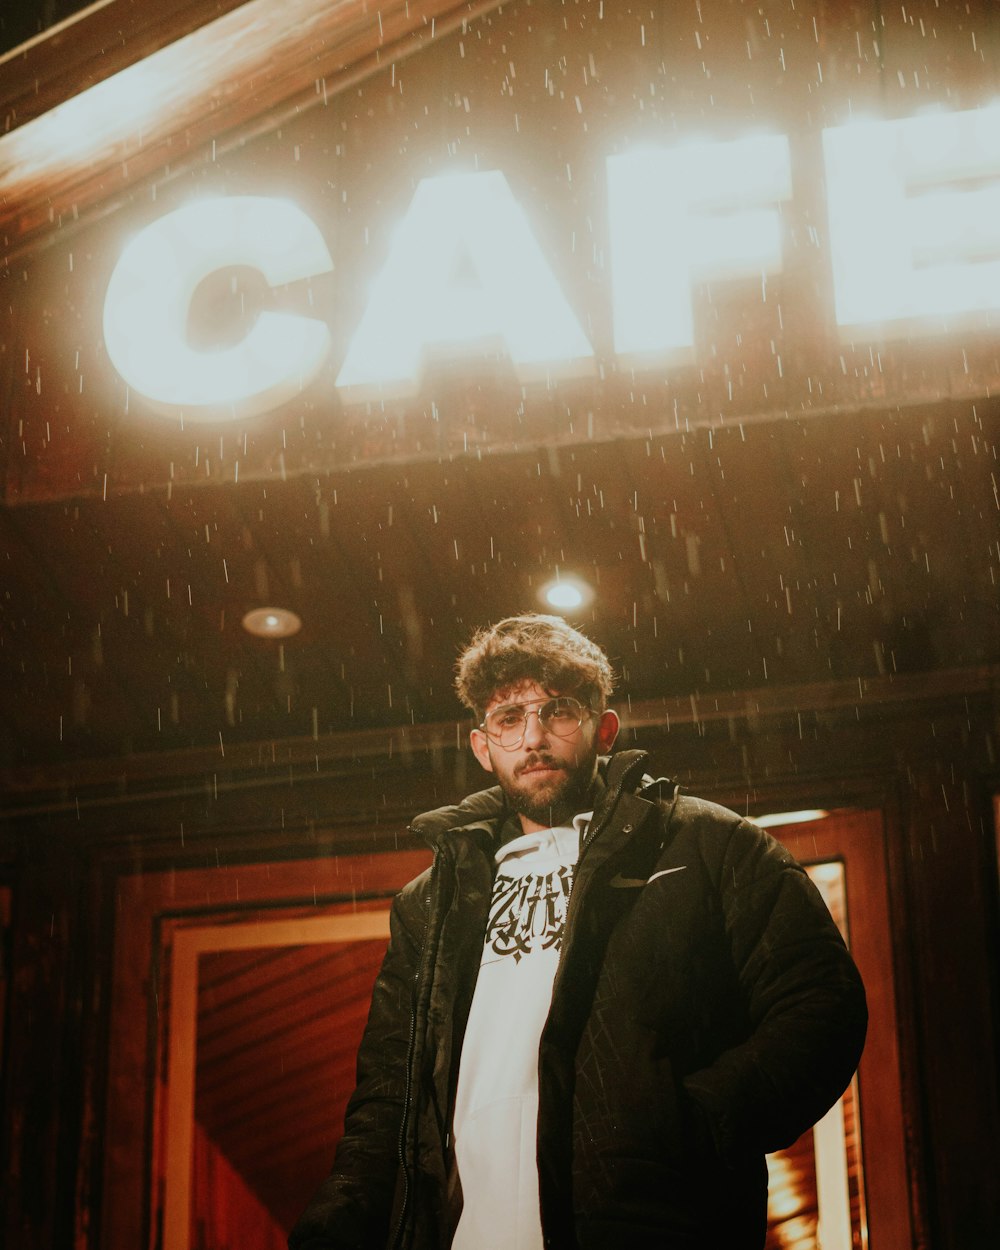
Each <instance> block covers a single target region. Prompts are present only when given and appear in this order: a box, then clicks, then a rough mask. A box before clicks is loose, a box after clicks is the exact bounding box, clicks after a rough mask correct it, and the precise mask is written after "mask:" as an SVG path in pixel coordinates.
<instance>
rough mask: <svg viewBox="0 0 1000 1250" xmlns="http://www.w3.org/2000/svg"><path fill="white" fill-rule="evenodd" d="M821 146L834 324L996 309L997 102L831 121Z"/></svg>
mask: <svg viewBox="0 0 1000 1250" xmlns="http://www.w3.org/2000/svg"><path fill="white" fill-rule="evenodd" d="M823 151H824V158H825V162H826V181H827V198H828V206H829V216H830V252H831V260H832V264H833V279H834V287H835V290H836V300H837V321H838V323H839V324H840V325H841V326H845V327H863V326H864V327H875V326H878V327H879V328H880V330H881V331H882V332H883V333H889V334H894V335H905V334H910V333H913V332H914V331H918V330H924V331H933V330H936V329H939V328H941V325H942V322H943V321H944V320H946V319H947V318H949V317H954V316H961V315H963V314H968V313H975V312H983V311H987V310H990V309H1000V108H998V107H995V106H994V107H992V108H984V109H975V110H972V111H970V112H967V113H951V114H931V115H927V116H924V117H911V118H908V119H906V120H905V121H891V122H855V123H853V124H851V125H848V126H837V127H834V128H832V129H829V130H825V131H824V132H823ZM988 180H989V181H988ZM962 182H965V184H966V185H965V186H962V185H961V184H962ZM921 322H922V324H921Z"/></svg>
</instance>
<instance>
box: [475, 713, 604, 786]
mask: <svg viewBox="0 0 1000 1250" xmlns="http://www.w3.org/2000/svg"><path fill="white" fill-rule="evenodd" d="M616 719H617V717H616ZM469 746H471V747H472V754H473V755H474V756H475V757H476V759H477V760H478V761H479V762H480V764H482V766H483V768H485V769H486V771H487V772H488V773H491V772H492V771H493V761H492V760H491V759H490V740H489V738H487V736H486V735H485V734H484V733H483V731H482V730H481V729H473V730H472V732H471V733H470V734H469Z"/></svg>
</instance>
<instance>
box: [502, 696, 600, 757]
mask: <svg viewBox="0 0 1000 1250" xmlns="http://www.w3.org/2000/svg"><path fill="white" fill-rule="evenodd" d="M592 710H593V709H592V708H590V707H588V706H587V705H586V704H585V703H581V702H580V700H579V699H574V698H572V697H571V696H570V695H559V697H558V698H555V699H546V700H545V701H544V702H538V701H537V700H536V701H533V702H530V703H505V704H504V705H503V707H495V708H494V709H493V711H492V712H487V714H486V717H485V719H484V720H483V723H482V724H481V725H480V726H479V728H480V729H481V730H482V731H483V733H484V734H486V736H487V738H489V740H490V741H491V742H495V743H496V744H497V745H498V746H501V747H503V749H504V750H505V751H513V750H514V749H515V747H519V746H520V745H521V743H522V742H523V741H524V735H525V734H526V733H527V732H528V716H529V715H530V714H531V713H532V712H534V713H535V715H536V716H537V717H538V723H539V724H540V725H541V727H542V728H543V729H544V730H545V731H546V733H551V734H555V736H556V737H557V738H569V737H572V735H573V734H574V733H576V731H577V730H578V729H579V728H580V726H581V725H582V724H583V718H584V717H585V716H587V715H589V713H590V712H591V711H592Z"/></svg>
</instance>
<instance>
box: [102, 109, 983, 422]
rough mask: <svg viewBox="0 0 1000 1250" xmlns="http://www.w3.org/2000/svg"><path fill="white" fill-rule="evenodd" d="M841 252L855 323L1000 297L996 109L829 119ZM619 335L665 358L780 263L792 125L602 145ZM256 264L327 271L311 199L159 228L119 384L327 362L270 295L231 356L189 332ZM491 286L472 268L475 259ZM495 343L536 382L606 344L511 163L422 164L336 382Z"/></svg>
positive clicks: (293, 390) (185, 392) (112, 348)
mask: <svg viewBox="0 0 1000 1250" xmlns="http://www.w3.org/2000/svg"><path fill="white" fill-rule="evenodd" d="M822 142H823V156H824V163H825V171H826V202H827V208H828V216H829V246H830V260H831V266H832V272H833V280H834V293H835V300H836V307H835V314H836V320H837V324H838V326H839V327H841V329H842V330H843V331H844V332H845V333H850V334H853V335H859V334H860V335H865V334H868V335H869V336H875V335H878V336H880V337H892V336H894V335H895V336H897V337H898V336H900V335H905V334H909V333H912V332H913V331H914V329H915V328H919V327H920V325H921V323H923V324H924V326H925V327H937V326H939V325H940V324H941V322H942V319H945V320H946V319H948V318H951V317H956V316H962V315H965V314H970V313H984V312H988V311H990V310H995V309H1000V106H992V107H989V108H984V109H978V110H972V111H969V112H962V113H951V114H940V113H934V114H927V115H924V116H919V117H913V118H908V119H905V120H902V121H888V122H862V121H858V122H854V123H852V124H849V125H845V126H838V127H834V128H830V129H827V130H824V131H823V135H822ZM607 192H608V223H609V225H608V229H609V240H608V242H609V250H610V258H611V260H610V298H611V312H612V322H613V331H614V351H615V354H616V357H617V359H618V360H619V361H620V362H621V363H622V364H624V365H625V366H627V367H634V368H656V367H658V368H663V367H664V366H667V367H669V366H670V365H672V364H677V363H683V362H685V361H690V360H691V359H692V358H693V355H694V350H695V332H694V325H693V300H692V291H693V288H694V286H695V284H697V283H699V282H704V281H707V280H720V279H727V278H730V279H731V278H736V277H745V276H748V275H750V276H752V275H759V274H770V273H777V272H780V270H781V268H782V229H781V218H780V205H781V204H782V203H783V202H785V201H787V200H789V199H791V194H792V177H791V158H790V150H789V143H788V139H787V138H786V137H784V136H782V135H765V136H760V135H758V136H754V137H749V138H744V139H739V140H736V141H733V142H720V143H698V144H690V145H687V146H679V147H674V148H662V149H644V150H640V151H635V152H632V153H629V154H625V155H617V156H611V157H609V158H608V159H607ZM237 265H240V266H251V267H253V268H254V269H256V270H257V271H259V273H260V274H261V275H262V276H263V278H264V280H265V281H266V282H267V283H268V284H269V285H270V286H271V287H277V286H281V285H284V284H287V283H291V282H296V281H299V280H302V279H307V278H310V277H314V276H318V275H320V274H324V273H328V272H330V270H332V268H333V261H332V259H331V256H330V253H329V250H328V248H327V246H326V243H325V241H324V239H323V236H322V234H321V233H320V230H319V228H318V227H317V226H316V224H315V222H313V221H312V220H311V219H310V218H309V217H308V216H307V215H306V214H305V213H304V212H303V211H302V210H301V209H300V208H298V207H297V206H296V205H294V204H292V203H290V202H288V201H284V200H277V199H269V198H264V197H254V196H234V197H228V198H218V199H213V200H206V201H202V202H194V203H191V204H189V205H187V206H186V207H184V208H180V209H178V210H176V211H174V212H170V213H168V214H166V215H165V216H164V217H162V218H160V219H159V220H158V221H155V222H153V223H152V224H151V225H149V226H147V227H146V228H145V229H143V230H142V231H141V232H140V233H139V234H138V235H137V236H136V237H135V238H134V239H133V240H132V241H131V242H130V243H129V244H128V245H127V247H126V248H125V250H124V252H123V253H122V256H121V258H120V259H119V261H118V263H117V265H116V267H115V269H114V272H113V273H112V276H111V280H110V283H109V286H108V291H107V295H106V299H105V306H104V334H105V341H106V345H107V349H108V353H109V355H110V357H111V360H112V362H113V364H114V366H115V368H116V369H117V370H118V372H119V373H120V374H121V376H122V378H123V379H124V380H125V381H126V383H127V384H128V385H129V386H130V387H131V389H132V390H133V391H134V392H137V393H138V394H139V395H141V396H143V397H144V399H145V400H146V401H147V402H148V404H149V405H151V406H152V407H153V408H155V409H156V410H158V411H159V412H161V413H165V414H167V415H170V416H176V417H183V418H184V419H186V420H188V421H191V420H195V421H197V420H203V421H219V420H225V419H237V418H243V417H246V416H248V415H254V414H257V413H262V412H267V411H269V410H271V409H274V408H277V407H280V406H281V405H282V404H284V403H285V402H287V401H288V400H290V399H291V398H293V397H294V396H295V395H296V394H297V393H298V392H299V391H300V390H301V389H302V388H303V387H305V386H306V385H308V384H309V382H311V381H312V380H313V379H314V378H315V377H316V376H317V374H318V373H319V371H320V370H321V368H322V367H323V366H324V364H325V362H326V361H327V359H328V358H329V356H330V353H331V351H332V346H333V345H332V341H331V335H330V332H329V329H328V328H327V326H326V325H325V324H324V323H323V322H322V321H320V320H318V319H317V318H314V317H309V316H305V315H299V314H294V313H290V312H274V311H264V312H262V313H261V314H260V316H259V317H258V318H257V320H256V322H255V323H254V325H253V327H252V328H251V329H250V331H249V332H248V333H247V334H246V336H245V337H244V338H243V339H242V341H240V342H238V343H236V344H235V345H233V346H231V347H227V348H225V349H221V350H217V351H211V352H209V351H198V350H196V349H194V348H193V347H192V346H190V344H189V343H188V342H187V339H186V330H185V327H186V323H187V317H188V313H189V310H190V306H191V301H192V299H193V297H194V293H195V290H196V289H197V287H198V285H199V284H200V283H201V282H202V281H203V280H204V279H205V278H207V277H208V276H209V275H210V274H212V273H215V272H218V271H219V270H222V269H226V268H229V267H231V266H237ZM470 266H471V271H472V273H473V274H474V276H475V279H476V280H475V282H469V281H468V280H467V278H466V280H464V281H463V280H461V279H460V278H458V277H457V276H456V275H457V274H461V273H462V271H463V267H464V273H465V274H466V275H467V274H468V273H469V267H470ZM498 345H499V347H500V349H501V350H502V351H503V352H504V353H506V355H507V357H508V358H509V359H510V361H511V364H512V365H513V367H514V369H515V371H516V373H517V375H518V376H519V378H520V379H521V380H522V381H529V380H534V379H539V378H542V379H544V378H553V377H566V376H573V375H579V374H585V373H588V372H591V371H592V370H593V369H594V366H595V353H594V348H593V346H592V344H591V342H590V341H589V339H588V338H587V335H586V333H585V332H584V330H583V327H582V325H581V323H580V320H579V318H578V317H577V315H576V313H575V312H574V310H573V308H572V307H571V306H570V303H569V301H568V300H567V299H566V297H565V295H564V293H563V291H562V289H561V288H560V286H559V283H558V281H557V280H556V277H555V275H554V274H553V272H552V269H551V267H550V266H549V264H548V263H547V261H546V259H545V257H544V255H543V254H542V251H541V249H540V247H539V245H538V242H537V240H536V238H535V236H534V234H533V232H532V230H531V227H530V224H529V222H528V218H527V216H526V215H525V213H524V211H523V209H522V208H521V206H520V205H519V204H518V203H517V201H516V200H515V198H514V196H513V194H512V192H511V190H510V187H509V185H508V183H507V181H506V179H505V178H504V176H503V174H502V173H500V172H498V171H492V172H484V173H468V174H450V175H443V176H439V177H431V178H425V179H424V180H423V181H422V182H421V183H420V184H419V185H418V187H417V189H416V192H415V194H414V196H413V200H412V201H411V203H410V206H409V208H408V210H407V212H406V214H405V216H404V218H403V220H402V221H401V222H400V223H399V226H398V228H397V230H396V232H395V234H394V236H393V238H392V241H391V244H390V246H389V250H388V255H387V257H386V260H385V262H384V264H383V266H382V269H381V271H380V273H379V274H378V275H377V277H376V279H375V282H374V284H373V287H372V289H371V293H370V297H369V300H368V304H367V307H366V309H365V311H364V313H363V315H362V317H361V321H360V324H359V325H358V326H357V328H356V330H355V332H354V334H353V336H352V337H351V339H350V342H349V344H348V345H347V351H346V355H345V356H344V359H343V361H342V363H341V365H340V369H339V372H338V375H337V379H336V386H337V389H338V391H339V392H340V394H341V396H342V397H343V398H344V399H345V400H346V401H348V402H351V401H354V400H358V399H371V398H373V397H376V398H378V397H390V396H398V395H405V394H408V393H412V392H413V391H415V390H416V389H417V388H418V386H419V384H420V376H421V370H422V364H423V360H424V358H425V354H426V353H427V352H428V351H429V350H433V351H434V352H435V353H436V354H437V355H438V356H439V357H440V356H441V355H442V354H448V353H453V354H455V355H458V354H468V352H469V351H470V350H472V351H475V350H482V349H483V348H484V346H486V347H489V348H496V347H497V346H498Z"/></svg>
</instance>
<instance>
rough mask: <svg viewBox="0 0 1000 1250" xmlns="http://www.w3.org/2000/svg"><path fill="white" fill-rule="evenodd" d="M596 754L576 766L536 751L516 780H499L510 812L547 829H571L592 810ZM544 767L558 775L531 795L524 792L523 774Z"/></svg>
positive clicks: (590, 752)
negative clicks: (577, 817)
mask: <svg viewBox="0 0 1000 1250" xmlns="http://www.w3.org/2000/svg"><path fill="white" fill-rule="evenodd" d="M596 761H597V751H596V750H592V751H588V752H586V754H585V755H584V756H583V758H582V759H580V760H578V761H577V762H576V763H571V762H569V761H566V760H559V759H556V758H555V757H554V756H551V755H549V754H547V753H546V752H545V751H536V752H534V754H532V755H529V756H528V757H527V758H526V759H525V760H523V761H522V762H521V763H520V765H519V766H518V770H517V773H516V775H515V776H514V778H513V779H510V778H500V779H499V780H500V786H501V789H502V790H503V792H504V794H505V795H506V797H507V802H508V803H509V804H510V806H511V808H513V810H514V811H515V812H517V813H518V815H520V816H526V817H527V818H528V820H530V821H533V822H534V823H535V824H536V825H541V826H543V827H544V828H556V827H558V826H560V825H568V824H570V823H571V821H572V819H573V817H574V816H575V815H576V814H577V813H578V812H582V811H586V810H587V808H588V807H589V806H590V803H589V798H590V790H591V786H592V785H593V782H594V773H595V767H594V766H595V763H596ZM540 765H545V766H547V767H549V768H553V769H556V770H557V771H556V772H555V773H554V774H553V776H552V777H551V778H547V779H546V783H545V785H543V786H538V787H536V788H534V789H533V790H531V791H528V790H527V789H521V787H520V786H519V784H518V778H519V777H520V774H521V773H522V772H523V771H524V770H525V769H528V768H537V767H539V766H540Z"/></svg>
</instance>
